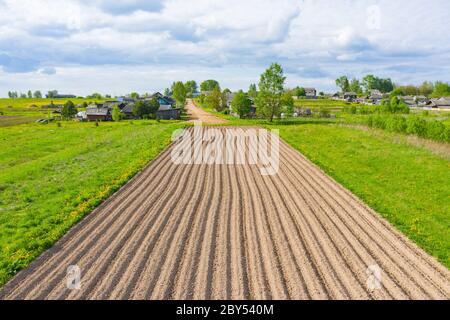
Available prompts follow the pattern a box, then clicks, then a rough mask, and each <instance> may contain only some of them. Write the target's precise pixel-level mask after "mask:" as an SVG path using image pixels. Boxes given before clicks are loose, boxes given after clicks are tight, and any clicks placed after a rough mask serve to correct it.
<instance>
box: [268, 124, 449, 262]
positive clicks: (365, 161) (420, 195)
mask: <svg viewBox="0 0 450 320" xmlns="http://www.w3.org/2000/svg"><path fill="white" fill-rule="evenodd" d="M273 127H275V128H277V129H279V130H280V136H281V138H283V139H284V140H285V141H286V142H287V143H289V144H290V145H292V146H293V147H295V148H296V149H297V150H299V151H300V152H301V153H302V154H304V155H305V156H307V157H308V158H309V159H310V160H311V161H313V162H314V163H315V164H317V165H319V166H320V167H321V168H322V169H323V170H324V171H325V172H326V173H328V174H329V175H331V176H332V177H333V178H334V179H335V180H336V181H338V182H339V183H340V184H342V185H343V186H344V187H346V188H347V189H349V190H351V191H352V192H353V193H355V194H356V195H357V196H358V197H359V198H360V199H362V200H363V201H364V202H365V203H367V204H368V205H369V206H371V207H372V208H374V209H375V210H376V211H377V212H378V213H379V214H381V215H382V216H383V217H384V218H386V219H387V220H388V221H389V222H390V223H392V224H393V225H394V226H396V227H397V228H398V229H399V230H400V231H402V232H403V233H405V234H406V235H407V236H408V237H409V238H410V239H412V240H413V241H415V242H416V243H417V244H418V245H419V246H421V247H422V248H423V249H425V250H426V251H427V252H428V253H430V254H432V255H433V256H435V257H437V258H438V259H439V260H440V261H441V262H442V263H444V264H445V265H446V266H447V267H450V233H449V232H448V226H449V225H448V217H449V216H450V199H449V197H448V195H449V194H450V184H449V183H448V182H449V181H450V170H448V166H449V164H448V160H446V159H444V158H442V157H440V156H436V155H434V154H432V153H431V152H430V151H428V150H426V149H423V148H419V147H414V146H411V145H410V144H407V143H403V142H401V141H399V139H398V138H397V137H396V136H394V135H392V134H391V133H387V132H380V133H377V134H376V135H374V134H373V132H370V131H369V132H367V131H364V130H358V129H354V128H347V127H341V126H335V125H320V124H302V125H290V126H280V125H277V126H268V128H273Z"/></svg>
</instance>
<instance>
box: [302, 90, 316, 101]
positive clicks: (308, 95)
mask: <svg viewBox="0 0 450 320" xmlns="http://www.w3.org/2000/svg"><path fill="white" fill-rule="evenodd" d="M304 89H305V96H306V98H307V99H316V98H317V90H316V89H315V88H304Z"/></svg>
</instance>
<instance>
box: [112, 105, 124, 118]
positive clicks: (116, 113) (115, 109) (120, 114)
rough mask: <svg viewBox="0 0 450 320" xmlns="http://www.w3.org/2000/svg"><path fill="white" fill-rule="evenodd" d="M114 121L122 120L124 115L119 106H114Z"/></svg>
mask: <svg viewBox="0 0 450 320" xmlns="http://www.w3.org/2000/svg"><path fill="white" fill-rule="evenodd" d="M112 119H113V121H120V120H122V113H121V112H120V109H119V107H118V106H114V107H113V109H112Z"/></svg>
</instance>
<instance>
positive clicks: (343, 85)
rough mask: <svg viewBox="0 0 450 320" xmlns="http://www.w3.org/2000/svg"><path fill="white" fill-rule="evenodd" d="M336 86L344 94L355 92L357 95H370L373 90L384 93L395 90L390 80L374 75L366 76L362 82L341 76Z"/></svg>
mask: <svg viewBox="0 0 450 320" xmlns="http://www.w3.org/2000/svg"><path fill="white" fill-rule="evenodd" d="M336 86H338V87H339V88H340V89H341V91H342V92H355V93H356V94H363V93H364V92H365V93H368V92H370V91H371V90H379V91H380V92H382V93H388V92H391V91H392V90H394V83H393V82H392V80H391V79H390V78H379V77H376V76H374V75H372V74H369V75H367V76H365V77H364V78H362V79H361V80H360V79H357V78H353V79H351V80H349V79H348V77H347V76H341V77H339V78H337V79H336Z"/></svg>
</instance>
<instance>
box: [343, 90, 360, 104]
mask: <svg viewBox="0 0 450 320" xmlns="http://www.w3.org/2000/svg"><path fill="white" fill-rule="evenodd" d="M357 97H358V95H357V94H356V93H355V92H345V93H344V100H345V101H347V102H353V101H355V100H356V98H357Z"/></svg>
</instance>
